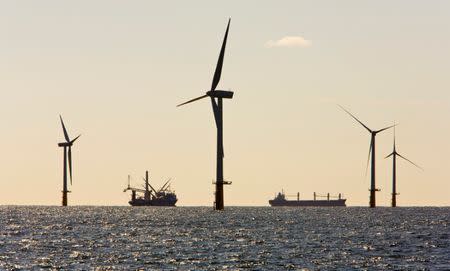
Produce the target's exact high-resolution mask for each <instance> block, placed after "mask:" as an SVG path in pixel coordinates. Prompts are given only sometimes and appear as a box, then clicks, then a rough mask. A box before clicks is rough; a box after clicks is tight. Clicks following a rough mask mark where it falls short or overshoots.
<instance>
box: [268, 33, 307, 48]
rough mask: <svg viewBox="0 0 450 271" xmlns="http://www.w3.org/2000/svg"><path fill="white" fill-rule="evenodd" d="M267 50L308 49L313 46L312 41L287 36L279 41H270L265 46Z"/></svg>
mask: <svg viewBox="0 0 450 271" xmlns="http://www.w3.org/2000/svg"><path fill="white" fill-rule="evenodd" d="M264 46H265V47H266V48H272V47H308V46H311V41H310V40H307V39H304V38H303V37H301V36H286V37H283V38H281V39H279V40H276V41H273V40H269V41H268V42H266V44H265V45H264Z"/></svg>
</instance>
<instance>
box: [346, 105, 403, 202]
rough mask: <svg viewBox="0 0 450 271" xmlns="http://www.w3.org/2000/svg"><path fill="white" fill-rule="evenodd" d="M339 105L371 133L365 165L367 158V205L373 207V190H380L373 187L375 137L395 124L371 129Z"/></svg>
mask: <svg viewBox="0 0 450 271" xmlns="http://www.w3.org/2000/svg"><path fill="white" fill-rule="evenodd" d="M339 107H340V108H341V109H342V110H344V111H345V112H347V114H349V115H350V116H351V117H352V118H354V119H355V120H356V121H357V122H358V123H359V124H361V125H362V126H363V127H364V128H366V130H367V131H369V133H370V135H371V139H370V147H369V156H368V157H367V166H369V160H370V161H371V168H370V173H371V174H370V189H369V191H370V200H369V206H370V208H375V206H376V203H375V192H376V191H380V189H377V188H376V187H375V137H376V135H377V134H378V133H380V132H383V131H384V130H387V129H389V128H392V127H394V126H395V124H394V125H392V126H388V127H386V128H383V129H381V130H376V131H373V130H371V129H370V128H369V127H367V126H366V125H365V124H364V123H362V122H361V121H360V120H359V119H357V118H356V117H355V116H353V115H352V113H350V112H349V111H347V109H345V108H344V107H342V106H340V105H339ZM371 153H372V157H371V156H370V154H371Z"/></svg>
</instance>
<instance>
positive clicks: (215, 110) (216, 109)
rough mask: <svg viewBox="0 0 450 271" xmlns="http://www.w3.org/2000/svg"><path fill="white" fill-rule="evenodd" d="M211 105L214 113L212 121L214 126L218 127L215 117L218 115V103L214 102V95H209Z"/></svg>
mask: <svg viewBox="0 0 450 271" xmlns="http://www.w3.org/2000/svg"><path fill="white" fill-rule="evenodd" d="M211 105H212V109H213V113H214V121H215V123H216V127H219V125H218V124H217V118H218V117H219V115H218V114H219V108H218V105H217V103H216V100H215V99H214V97H211Z"/></svg>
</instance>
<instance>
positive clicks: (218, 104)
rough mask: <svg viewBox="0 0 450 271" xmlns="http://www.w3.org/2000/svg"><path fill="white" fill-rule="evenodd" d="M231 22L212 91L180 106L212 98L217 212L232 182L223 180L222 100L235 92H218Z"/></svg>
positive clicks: (221, 51)
mask: <svg viewBox="0 0 450 271" xmlns="http://www.w3.org/2000/svg"><path fill="white" fill-rule="evenodd" d="M230 21H231V19H229V20H228V25H227V29H226V31H225V37H224V38H223V43H222V48H221V50H220V54H219V60H218V61H217V65H216V70H215V72H214V77H213V80H212V85H211V89H210V90H209V91H207V92H206V94H205V95H203V96H200V97H198V98H195V99H192V100H189V101H187V102H185V103H182V104H179V105H177V107H178V106H182V105H185V104H188V103H191V102H194V101H197V100H200V99H203V98H206V97H208V96H209V97H210V98H211V104H212V109H213V113H214V119H215V121H216V128H217V166H216V182H215V185H216V192H215V202H214V209H216V210H223V208H224V199H223V186H224V185H227V184H231V182H227V181H225V180H224V178H223V157H224V152H223V105H222V99H232V98H233V92H232V91H226V90H216V87H217V84H219V81H220V75H221V73H222V65H223V58H224V54H225V47H226V44H227V37H228V29H229V28H230Z"/></svg>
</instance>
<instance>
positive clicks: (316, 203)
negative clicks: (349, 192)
mask: <svg viewBox="0 0 450 271" xmlns="http://www.w3.org/2000/svg"><path fill="white" fill-rule="evenodd" d="M345 201H346V200H345V199H338V200H269V204H270V206H272V207H285V206H286V207H346V205H345Z"/></svg>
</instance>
